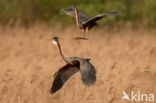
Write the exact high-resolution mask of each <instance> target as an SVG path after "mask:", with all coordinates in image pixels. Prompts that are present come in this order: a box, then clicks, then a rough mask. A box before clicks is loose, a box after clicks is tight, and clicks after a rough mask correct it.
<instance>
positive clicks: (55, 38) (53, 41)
mask: <svg viewBox="0 0 156 103" xmlns="http://www.w3.org/2000/svg"><path fill="white" fill-rule="evenodd" d="M58 42H59V38H58V37H56V36H55V37H53V38H52V43H53V44H54V45H58Z"/></svg>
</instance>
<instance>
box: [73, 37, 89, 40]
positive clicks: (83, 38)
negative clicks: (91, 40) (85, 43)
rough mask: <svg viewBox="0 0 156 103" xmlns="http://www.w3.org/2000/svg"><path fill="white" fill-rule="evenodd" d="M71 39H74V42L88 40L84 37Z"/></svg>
mask: <svg viewBox="0 0 156 103" xmlns="http://www.w3.org/2000/svg"><path fill="white" fill-rule="evenodd" d="M73 39H75V40H88V38H85V37H75V38H73Z"/></svg>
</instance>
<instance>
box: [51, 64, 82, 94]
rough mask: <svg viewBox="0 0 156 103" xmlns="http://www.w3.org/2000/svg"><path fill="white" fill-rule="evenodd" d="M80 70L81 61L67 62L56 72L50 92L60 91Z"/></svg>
mask: <svg viewBox="0 0 156 103" xmlns="http://www.w3.org/2000/svg"><path fill="white" fill-rule="evenodd" d="M78 71H79V62H78V63H76V64H75V65H71V64H66V65H65V66H63V67H62V68H61V69H59V70H58V71H57V72H56V73H55V74H54V80H53V83H52V87H51V90H50V93H52V94H53V93H55V92H56V91H58V90H59V89H60V88H61V87H62V86H63V84H64V83H65V82H66V81H67V80H68V79H69V78H70V77H71V76H72V75H74V74H75V73H76V72H78Z"/></svg>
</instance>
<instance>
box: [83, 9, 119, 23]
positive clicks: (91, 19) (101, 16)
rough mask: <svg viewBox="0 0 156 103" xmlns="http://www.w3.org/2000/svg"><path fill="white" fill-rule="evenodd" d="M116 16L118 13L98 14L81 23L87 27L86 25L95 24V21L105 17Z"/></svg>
mask: <svg viewBox="0 0 156 103" xmlns="http://www.w3.org/2000/svg"><path fill="white" fill-rule="evenodd" d="M116 15H118V12H116V11H114V12H110V13H101V14H98V15H96V16H94V17H92V18H90V19H88V20H87V21H84V22H83V25H88V24H91V23H95V22H96V21H98V20H100V19H102V18H103V17H106V16H116Z"/></svg>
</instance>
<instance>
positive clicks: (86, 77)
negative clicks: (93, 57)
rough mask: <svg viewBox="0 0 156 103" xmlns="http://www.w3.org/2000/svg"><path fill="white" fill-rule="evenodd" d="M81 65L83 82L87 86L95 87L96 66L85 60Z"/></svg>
mask: <svg viewBox="0 0 156 103" xmlns="http://www.w3.org/2000/svg"><path fill="white" fill-rule="evenodd" d="M80 65H81V66H80V73H81V80H82V82H83V83H84V84H85V85H87V86H91V85H93V84H94V83H95V81H96V70H95V68H94V66H93V65H92V64H91V63H90V62H89V60H84V61H83V62H82V64H80Z"/></svg>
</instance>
